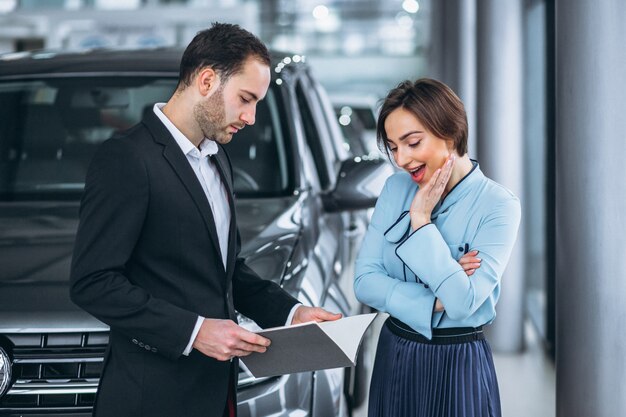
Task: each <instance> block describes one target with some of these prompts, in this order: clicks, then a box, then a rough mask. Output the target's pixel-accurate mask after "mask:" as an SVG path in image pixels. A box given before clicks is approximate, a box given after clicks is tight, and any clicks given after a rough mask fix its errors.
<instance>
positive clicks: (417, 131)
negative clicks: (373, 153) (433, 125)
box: [387, 130, 424, 142]
mask: <svg viewBox="0 0 626 417" xmlns="http://www.w3.org/2000/svg"><path fill="white" fill-rule="evenodd" d="M416 133H424V132H423V131H421V130H411V131H410V132H406V133H405V134H404V135H402V136H400V137H399V138H398V141H400V142H402V141H403V140H405V139H406V138H408V137H409V136H411V135H414V134H416ZM387 142H391V140H390V139H387Z"/></svg>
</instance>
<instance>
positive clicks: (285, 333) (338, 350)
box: [241, 313, 377, 378]
mask: <svg viewBox="0 0 626 417" xmlns="http://www.w3.org/2000/svg"><path fill="white" fill-rule="evenodd" d="M376 315H377V313H371V314H360V315H357V316H351V317H345V318H342V319H339V320H335V321H325V322H323V323H316V322H309V323H302V324H296V325H293V326H283V327H274V328H271V329H265V330H261V331H258V332H257V333H258V334H260V335H261V336H264V337H267V338H268V339H270V340H271V341H272V344H271V345H270V346H269V347H268V348H267V351H266V352H264V353H257V352H254V353H252V354H250V355H248V356H245V357H242V358H241V360H242V361H243V363H244V365H245V366H246V367H247V368H248V370H249V371H250V373H252V375H253V376H254V377H255V378H261V377H266V376H275V375H283V374H291V373H294V372H307V371H315V370H319V369H329V368H342V367H346V366H354V365H355V364H356V357H357V353H358V351H359V347H360V345H361V341H362V340H363V335H364V334H365V331H366V330H367V328H368V327H369V326H370V324H372V321H374V318H376Z"/></svg>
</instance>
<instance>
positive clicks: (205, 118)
mask: <svg viewBox="0 0 626 417" xmlns="http://www.w3.org/2000/svg"><path fill="white" fill-rule="evenodd" d="M193 115H194V118H195V119H196V123H198V126H199V127H200V130H202V133H203V134H204V137H206V138H207V139H211V140H215V141H216V142H217V143H219V144H222V145H225V144H227V143H228V142H230V140H231V139H232V138H233V135H231V134H228V132H227V131H226V129H227V127H228V126H227V125H226V110H225V108H224V86H223V85H222V86H220V87H219V89H218V90H217V91H216V92H215V93H213V94H212V95H211V96H210V97H207V98H206V99H205V100H204V101H202V102H200V103H197V104H196V105H195V106H194V108H193Z"/></svg>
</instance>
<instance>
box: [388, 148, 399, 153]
mask: <svg viewBox="0 0 626 417" xmlns="http://www.w3.org/2000/svg"><path fill="white" fill-rule="evenodd" d="M389 150H390V151H391V153H396V152H398V148H393V149H389Z"/></svg>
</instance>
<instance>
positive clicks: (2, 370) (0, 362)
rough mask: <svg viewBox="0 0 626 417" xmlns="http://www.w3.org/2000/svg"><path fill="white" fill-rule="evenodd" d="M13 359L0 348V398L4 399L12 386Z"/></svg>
mask: <svg viewBox="0 0 626 417" xmlns="http://www.w3.org/2000/svg"><path fill="white" fill-rule="evenodd" d="M11 366H12V364H11V358H9V354H8V353H7V352H6V351H5V350H4V348H1V347H0V397H2V396H3V395H4V394H5V393H6V392H7V391H8V390H9V387H10V385H11Z"/></svg>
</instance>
